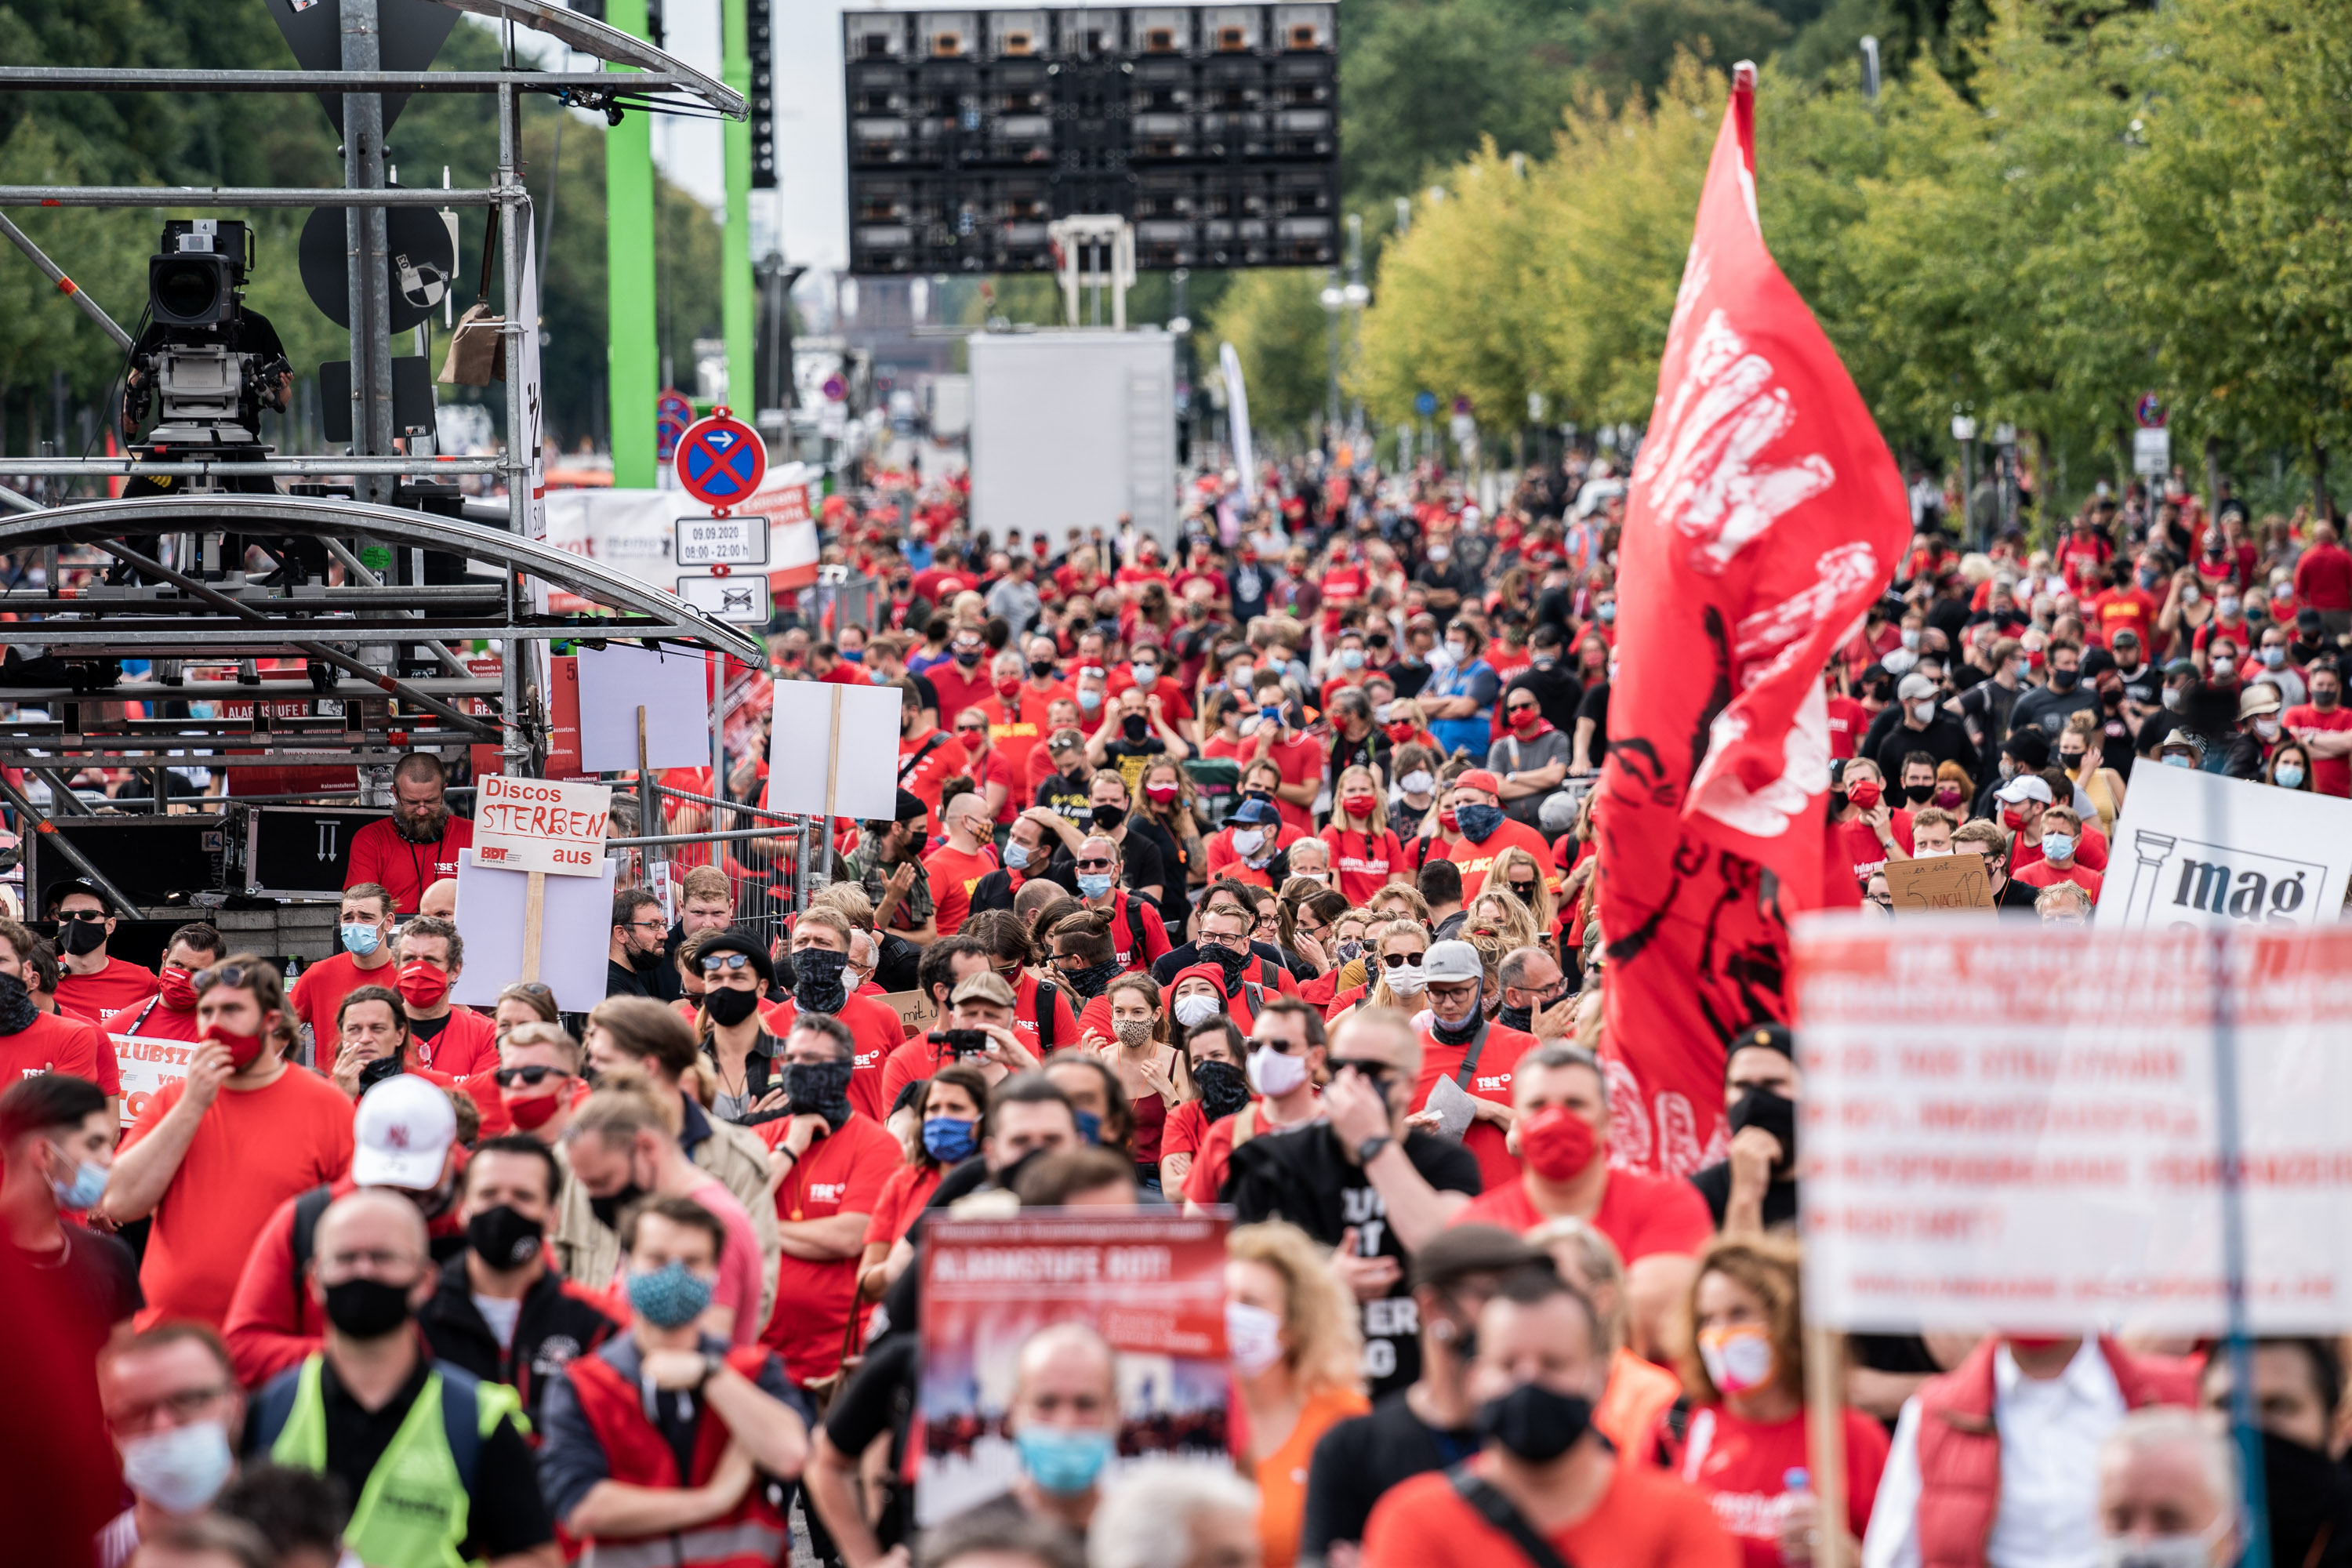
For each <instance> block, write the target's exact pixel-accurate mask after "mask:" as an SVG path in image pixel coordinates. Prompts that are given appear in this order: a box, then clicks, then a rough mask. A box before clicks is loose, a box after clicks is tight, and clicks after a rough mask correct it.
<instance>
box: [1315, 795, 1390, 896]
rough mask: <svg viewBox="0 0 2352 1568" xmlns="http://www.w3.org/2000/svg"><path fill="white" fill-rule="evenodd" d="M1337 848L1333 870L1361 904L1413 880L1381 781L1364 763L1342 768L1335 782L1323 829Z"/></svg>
mask: <svg viewBox="0 0 2352 1568" xmlns="http://www.w3.org/2000/svg"><path fill="white" fill-rule="evenodd" d="M1323 842H1324V843H1326V844H1328V845H1329V846H1330V847H1331V869H1332V870H1334V871H1336V872H1337V873H1339V883H1338V886H1339V890H1340V891H1341V892H1343V893H1345V894H1347V895H1348V901H1349V903H1361V902H1363V901H1364V900H1366V899H1369V898H1370V897H1371V896H1372V895H1373V894H1374V893H1377V892H1379V891H1380V890H1381V889H1382V888H1385V887H1388V886H1390V885H1391V884H1392V883H1400V882H1403V881H1405V880H1407V879H1408V878H1407V873H1406V870H1405V864H1404V846H1403V845H1402V843H1400V842H1399V841H1398V839H1397V836H1396V831H1395V829H1393V828H1391V826H1389V808H1388V804H1387V803H1386V802H1385V801H1383V800H1382V799H1381V785H1380V780H1379V779H1377V778H1375V777H1374V776H1373V774H1372V770H1371V769H1370V768H1368V767H1365V766H1364V765H1363V764H1361V763H1358V764H1356V765H1355V766H1353V767H1347V768H1342V769H1340V770H1339V778H1338V779H1337V780H1336V781H1334V782H1333V784H1332V786H1331V821H1330V824H1329V826H1326V827H1325V828H1324V829H1323Z"/></svg>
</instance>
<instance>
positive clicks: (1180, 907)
mask: <svg viewBox="0 0 2352 1568" xmlns="http://www.w3.org/2000/svg"><path fill="white" fill-rule="evenodd" d="M1139 837H1141V838H1147V839H1150V842H1151V847H1153V848H1155V849H1157V850H1159V851H1160V876H1161V877H1162V878H1163V879H1164V880H1163V881H1162V882H1161V883H1160V924H1161V925H1164V926H1166V927H1168V928H1169V929H1170V930H1171V931H1174V930H1177V929H1179V928H1181V926H1182V925H1183V923H1184V916H1185V914H1186V913H1187V912H1189V911H1190V910H1191V909H1192V894H1191V893H1190V892H1188V891H1187V890H1186V889H1187V887H1188V883H1187V881H1186V879H1187V878H1188V877H1189V876H1190V875H1191V874H1192V868H1190V867H1189V866H1187V865H1186V864H1185V863H1184V847H1183V846H1182V845H1181V844H1179V843H1178V842H1176V836H1175V835H1174V834H1172V833H1171V832H1169V831H1168V830H1167V829H1166V828H1164V827H1162V826H1160V824H1158V823H1156V822H1153V821H1151V820H1150V819H1149V818H1147V817H1140V816H1130V817H1129V818H1128V819H1127V841H1128V843H1129V844H1130V845H1131V844H1133V843H1135V842H1136V840H1137V839H1138V838H1139ZM1129 881H1130V884H1131V883H1132V879H1129Z"/></svg>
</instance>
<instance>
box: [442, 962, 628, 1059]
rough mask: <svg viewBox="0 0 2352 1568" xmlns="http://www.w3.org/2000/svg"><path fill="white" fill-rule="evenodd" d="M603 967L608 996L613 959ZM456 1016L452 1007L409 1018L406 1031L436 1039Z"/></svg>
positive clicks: (605, 988) (611, 990)
mask: <svg viewBox="0 0 2352 1568" xmlns="http://www.w3.org/2000/svg"><path fill="white" fill-rule="evenodd" d="M604 967H605V969H606V971H607V972H608V973H607V977H606V984H605V987H604V994H605V995H607V996H610V995H612V994H614V993H613V988H612V984H611V979H610V974H609V971H611V970H612V969H613V968H614V963H613V961H612V960H611V959H609V958H608V959H606V960H605V961H604ZM456 1016H457V1009H456V1008H454V1007H453V1008H451V1009H450V1010H449V1011H448V1012H446V1013H444V1014H442V1015H441V1016H439V1017H437V1018H411V1019H410V1020H408V1032H409V1033H410V1034H412V1035H414V1036H415V1037H417V1038H418V1039H420V1040H437V1039H439V1038H440V1037H441V1031H442V1030H444V1029H446V1028H447V1027H448V1026H449V1020H450V1019H452V1018H454V1017H456Z"/></svg>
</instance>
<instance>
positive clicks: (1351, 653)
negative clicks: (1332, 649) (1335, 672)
mask: <svg viewBox="0 0 2352 1568" xmlns="http://www.w3.org/2000/svg"><path fill="white" fill-rule="evenodd" d="M1339 668H1341V669H1361V668H1364V650H1363V649H1362V648H1360V647H1343V648H1341V649H1340V650H1339Z"/></svg>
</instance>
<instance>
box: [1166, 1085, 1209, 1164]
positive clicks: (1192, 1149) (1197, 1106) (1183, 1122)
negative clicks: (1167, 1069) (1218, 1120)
mask: <svg viewBox="0 0 2352 1568" xmlns="http://www.w3.org/2000/svg"><path fill="white" fill-rule="evenodd" d="M1208 1135H1209V1118H1208V1115H1207V1113H1206V1112H1204V1111H1203V1110H1202V1109H1201V1102H1200V1101H1199V1100H1180V1101H1178V1102H1177V1104H1176V1105H1175V1107H1174V1108H1173V1109H1171V1110H1170V1111H1169V1112H1168V1120H1167V1121H1163V1122H1161V1123H1160V1158H1161V1159H1163V1160H1165V1159H1166V1158H1168V1156H1169V1155H1171V1154H1197V1153H1199V1152H1201V1142H1202V1140H1203V1139H1205V1138H1206V1137H1208Z"/></svg>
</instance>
